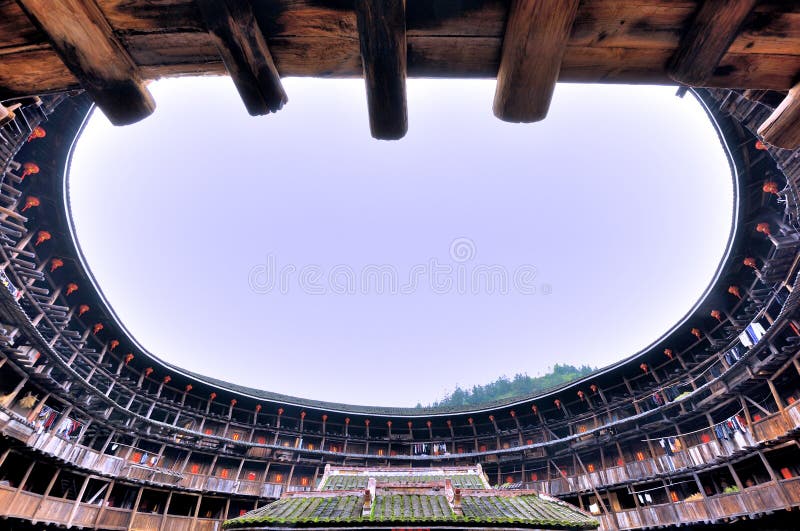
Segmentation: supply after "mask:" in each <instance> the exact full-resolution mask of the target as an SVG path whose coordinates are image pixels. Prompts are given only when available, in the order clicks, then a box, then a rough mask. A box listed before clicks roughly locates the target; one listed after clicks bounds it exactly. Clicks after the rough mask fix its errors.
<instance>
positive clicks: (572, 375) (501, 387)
mask: <svg viewBox="0 0 800 531" xmlns="http://www.w3.org/2000/svg"><path fill="white" fill-rule="evenodd" d="M595 370H597V369H595V368H593V367H590V366H588V365H583V366H581V367H574V366H572V365H561V364H559V363H556V364H555V365H554V366H553V370H552V371H550V372H548V373H546V374H544V375H542V376H534V377H531V376H528V375H527V374H517V375H515V376H514V378H508V377H507V376H501V377H500V378H498V379H497V380H495V381H494V382H491V383H488V384H486V385H476V386H474V387H473V388H472V389H462V388H461V387H458V386H456V388H455V390H454V391H453V392H452V393H450V394H448V395H446V396H445V397H444V398H443V399H441V400H440V401H438V402H434V403H433V404H429V405H428V406H427V407H438V406H473V405H478V404H483V403H485V402H492V401H493V400H500V399H503V398H511V397H514V396H520V395H527V394H530V393H537V392H539V391H544V390H546V389H550V388H552V387H556V386H558V385H561V384H564V383H567V382H571V381H572V380H577V379H578V378H582V377H583V376H586V375H587V374H589V373H591V372H592V371H595ZM417 407H422V404H417Z"/></svg>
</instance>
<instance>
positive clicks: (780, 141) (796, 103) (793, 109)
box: [758, 83, 800, 149]
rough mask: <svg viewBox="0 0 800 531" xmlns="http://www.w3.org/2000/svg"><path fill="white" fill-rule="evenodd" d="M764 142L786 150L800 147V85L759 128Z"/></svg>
mask: <svg viewBox="0 0 800 531" xmlns="http://www.w3.org/2000/svg"><path fill="white" fill-rule="evenodd" d="M758 134H759V135H761V137H762V138H763V139H764V142H766V143H768V144H771V145H773V146H777V147H780V148H784V149H797V148H798V147H800V83H798V84H797V85H795V86H794V88H792V90H790V91H789V94H787V95H786V97H785V98H784V99H783V102H781V104H780V105H778V107H777V108H776V109H775V110H774V111H773V112H772V114H771V115H770V116H769V118H767V119H766V120H764V123H763V124H761V126H760V127H759V128H758Z"/></svg>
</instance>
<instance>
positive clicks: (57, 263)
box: [50, 258, 64, 273]
mask: <svg viewBox="0 0 800 531" xmlns="http://www.w3.org/2000/svg"><path fill="white" fill-rule="evenodd" d="M59 267H64V260H62V259H61V258H53V259H52V260H50V272H51V273H52V272H53V271H55V270H56V269H58V268H59Z"/></svg>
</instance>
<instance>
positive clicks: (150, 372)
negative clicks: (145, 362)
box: [144, 367, 153, 378]
mask: <svg viewBox="0 0 800 531" xmlns="http://www.w3.org/2000/svg"><path fill="white" fill-rule="evenodd" d="M151 374H153V368H152V367H148V368H146V369H145V370H144V376H145V378H147V377H148V376H150V375H151Z"/></svg>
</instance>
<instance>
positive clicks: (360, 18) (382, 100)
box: [355, 0, 408, 140]
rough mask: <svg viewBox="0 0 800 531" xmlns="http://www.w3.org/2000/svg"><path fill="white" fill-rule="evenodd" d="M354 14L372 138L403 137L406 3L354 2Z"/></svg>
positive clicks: (396, 0) (405, 124)
mask: <svg viewBox="0 0 800 531" xmlns="http://www.w3.org/2000/svg"><path fill="white" fill-rule="evenodd" d="M355 11H356V20H357V23H358V36H359V41H360V44H361V62H362V64H363V66H364V80H365V82H366V84H367V106H368V107H369V126H370V130H371V131H372V136H373V137H375V138H377V139H379V140H397V139H399V138H403V137H404V136H405V134H406V131H408V112H407V109H406V2H405V0H356V1H355Z"/></svg>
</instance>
